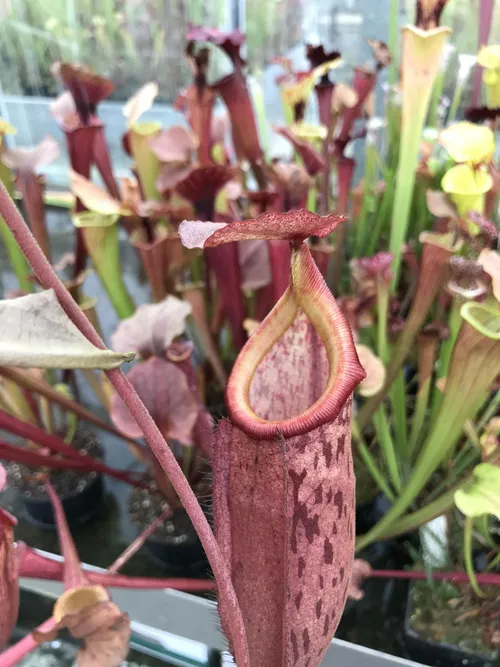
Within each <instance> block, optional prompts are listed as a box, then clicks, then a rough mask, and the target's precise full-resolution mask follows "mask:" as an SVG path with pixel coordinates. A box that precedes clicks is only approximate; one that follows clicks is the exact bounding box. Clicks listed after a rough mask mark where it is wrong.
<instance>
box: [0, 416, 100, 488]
mask: <svg viewBox="0 0 500 667" xmlns="http://www.w3.org/2000/svg"><path fill="white" fill-rule="evenodd" d="M21 446H23V447H27V445H26V443H25V442H23V443H21ZM71 446H72V447H73V448H74V449H76V450H77V451H79V452H81V453H82V454H86V455H88V456H91V457H92V458H94V459H96V460H98V461H102V456H103V452H102V447H101V445H100V444H99V441H98V440H97V438H96V436H95V435H94V433H93V432H92V431H91V430H90V429H88V428H87V427H83V426H79V427H78V430H77V432H76V434H75V437H74V438H73V442H72V443H71ZM3 464H4V466H5V469H6V471H7V477H8V484H9V486H10V487H12V488H15V489H16V490H17V491H18V492H19V493H20V494H21V495H23V496H24V497H25V498H36V499H40V500H46V499H47V498H48V496H47V492H46V490H45V482H44V476H43V475H42V474H41V472H40V468H31V467H28V466H25V465H23V464H21V463H13V462H9V461H4V462H3ZM47 473H48V476H49V479H50V482H51V484H52V486H53V487H54V489H55V490H56V492H57V495H58V496H59V497H64V496H67V495H68V494H70V493H78V492H82V491H84V490H85V489H86V488H87V486H88V485H89V484H90V483H91V482H92V481H93V480H94V479H95V478H96V477H97V473H96V472H74V471H72V470H49V471H47Z"/></svg>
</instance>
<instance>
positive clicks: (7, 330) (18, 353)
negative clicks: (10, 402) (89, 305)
mask: <svg viewBox="0 0 500 667" xmlns="http://www.w3.org/2000/svg"><path fill="white" fill-rule="evenodd" d="M133 357H134V353H124V354H118V353H116V352H112V351H111V350H107V349H99V348H98V347H95V345H93V344H92V343H91V342H90V341H88V340H87V338H85V336H84V335H83V334H82V333H81V332H80V331H79V330H78V329H77V327H76V326H75V325H74V324H73V322H72V321H71V320H70V319H69V317H68V316H67V315H66V313H65V312H64V310H63V309H62V307H61V305H60V304H59V301H58V300H57V297H56V295H55V292H54V290H52V289H50V290H44V291H43V292H38V293H37V294H29V295H28V296H22V297H19V298H17V299H8V300H4V301H0V366H16V367H19V368H101V369H109V368H117V367H118V366H119V365H120V364H122V363H123V362H124V361H130V360H131V359H133Z"/></svg>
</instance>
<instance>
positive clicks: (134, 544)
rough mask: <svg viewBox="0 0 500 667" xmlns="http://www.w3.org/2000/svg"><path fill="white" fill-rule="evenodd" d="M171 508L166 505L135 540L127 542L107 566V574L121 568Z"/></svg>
mask: <svg viewBox="0 0 500 667" xmlns="http://www.w3.org/2000/svg"><path fill="white" fill-rule="evenodd" d="M171 512H172V510H171V509H170V507H167V509H166V510H165V511H164V512H163V513H162V514H161V515H160V516H158V517H156V519H155V520H154V521H153V523H152V524H151V525H150V526H148V527H147V528H146V530H143V531H142V533H141V534H140V535H139V536H138V537H136V538H135V540H134V541H133V542H132V544H129V546H128V547H127V548H126V549H125V551H124V552H123V553H122V554H120V556H118V558H117V559H116V560H115V561H114V563H112V565H110V566H109V567H108V574H116V573H117V572H118V570H121V568H122V567H123V566H124V565H125V563H127V562H128V561H129V560H130V559H131V558H132V556H134V555H135V554H136V553H137V552H138V551H139V549H140V548H141V547H142V545H143V544H144V542H145V541H146V540H147V539H148V538H149V537H151V535H153V533H155V532H156V530H157V529H158V528H159V527H160V526H161V525H162V523H163V522H164V521H165V519H167V518H168V516H169V515H170V513H171Z"/></svg>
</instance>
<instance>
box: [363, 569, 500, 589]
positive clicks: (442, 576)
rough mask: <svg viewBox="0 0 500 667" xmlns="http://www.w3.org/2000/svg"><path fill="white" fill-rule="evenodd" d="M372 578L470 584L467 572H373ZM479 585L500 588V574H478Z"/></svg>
mask: <svg viewBox="0 0 500 667" xmlns="http://www.w3.org/2000/svg"><path fill="white" fill-rule="evenodd" d="M369 576H370V577H375V578H377V579H416V580H422V581H425V580H427V579H429V578H431V579H434V580H435V581H458V582H463V583H468V582H469V581H470V580H469V576H468V574H467V572H421V571H419V570H408V571H407V570H372V571H371V572H370V575H369ZM476 579H477V581H478V583H479V584H484V585H485V586H488V585H490V586H500V574H482V573H479V574H476Z"/></svg>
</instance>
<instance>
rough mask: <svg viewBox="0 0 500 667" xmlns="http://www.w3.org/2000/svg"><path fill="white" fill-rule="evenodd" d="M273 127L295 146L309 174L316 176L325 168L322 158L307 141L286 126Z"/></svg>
mask: <svg viewBox="0 0 500 667" xmlns="http://www.w3.org/2000/svg"><path fill="white" fill-rule="evenodd" d="M275 129H276V132H278V134H281V136H282V137H285V139H288V141H289V142H290V143H291V144H292V146H293V147H294V148H295V150H296V151H297V153H298V154H299V155H300V157H301V159H302V162H303V163H304V167H305V168H306V171H307V173H308V174H309V176H316V174H318V173H319V172H320V171H324V170H325V168H326V162H325V160H324V158H323V157H322V156H321V155H320V154H319V153H318V151H317V150H316V149H315V148H313V146H311V144H310V143H309V142H307V141H305V140H303V139H299V137H297V136H296V135H295V134H294V133H293V132H292V130H290V129H289V128H288V127H277V128H275Z"/></svg>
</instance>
